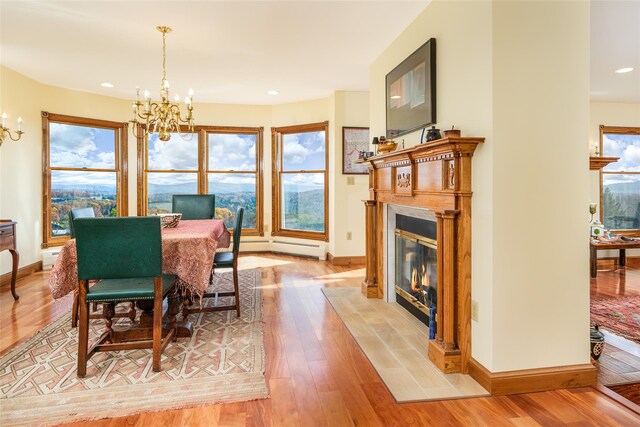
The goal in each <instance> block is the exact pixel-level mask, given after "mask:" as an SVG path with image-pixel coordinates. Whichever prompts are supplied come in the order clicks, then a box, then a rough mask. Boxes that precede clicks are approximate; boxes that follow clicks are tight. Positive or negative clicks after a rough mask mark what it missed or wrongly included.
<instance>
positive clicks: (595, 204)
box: [589, 203, 598, 223]
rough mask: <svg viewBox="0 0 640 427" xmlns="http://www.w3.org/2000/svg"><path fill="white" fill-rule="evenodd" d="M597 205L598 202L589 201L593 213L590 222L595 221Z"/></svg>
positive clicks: (590, 210) (590, 211)
mask: <svg viewBox="0 0 640 427" xmlns="http://www.w3.org/2000/svg"><path fill="white" fill-rule="evenodd" d="M597 206H598V204H597V203H589V213H590V214H591V220H590V221H589V223H592V222H593V215H594V214H595V213H596V207H597Z"/></svg>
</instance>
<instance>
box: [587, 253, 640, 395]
mask: <svg viewBox="0 0 640 427" xmlns="http://www.w3.org/2000/svg"><path fill="white" fill-rule="evenodd" d="M629 261H631V262H629ZM590 289H591V298H625V297H630V296H638V295H640V262H637V259H633V258H632V259H629V260H627V266H626V267H623V268H620V266H618V265H617V261H616V260H607V261H605V262H600V263H599V270H598V277H597V278H595V279H594V278H592V279H591V282H590ZM620 347H623V348H622V349H621V348H618V347H616V346H615V345H612V344H610V343H607V344H606V345H605V348H604V351H603V353H602V356H600V359H599V360H598V363H597V364H596V367H597V368H598V382H600V383H601V384H603V385H606V386H607V387H609V388H610V389H611V390H613V391H614V392H616V393H618V394H620V395H621V396H623V397H625V398H626V399H628V400H630V401H631V402H634V403H636V404H639V405H640V391H639V390H640V350H639V348H638V347H637V346H636V347H635V348H634V349H633V350H634V351H633V352H631V351H629V349H627V348H626V346H623V345H621V346H620ZM634 353H635V354H634Z"/></svg>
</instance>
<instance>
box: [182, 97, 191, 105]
mask: <svg viewBox="0 0 640 427" xmlns="http://www.w3.org/2000/svg"><path fill="white" fill-rule="evenodd" d="M184 103H185V104H187V105H191V98H189V97H188V96H187V97H186V98H185V99H184Z"/></svg>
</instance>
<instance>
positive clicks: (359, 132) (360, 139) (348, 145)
mask: <svg viewBox="0 0 640 427" xmlns="http://www.w3.org/2000/svg"><path fill="white" fill-rule="evenodd" d="M361 151H369V128H361V127H346V126H345V127H343V128H342V173H343V174H344V175H366V174H368V173H369V168H368V167H367V165H366V164H357V163H354V162H355V161H356V160H358V158H359V156H360V152H361Z"/></svg>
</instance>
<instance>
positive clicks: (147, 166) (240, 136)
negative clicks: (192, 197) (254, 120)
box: [138, 126, 263, 235]
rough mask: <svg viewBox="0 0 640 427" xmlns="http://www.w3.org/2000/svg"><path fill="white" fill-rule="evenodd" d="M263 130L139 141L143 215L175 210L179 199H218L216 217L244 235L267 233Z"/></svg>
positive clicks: (201, 131) (213, 129) (208, 129)
mask: <svg viewBox="0 0 640 427" xmlns="http://www.w3.org/2000/svg"><path fill="white" fill-rule="evenodd" d="M262 132H263V129H262V128H253V127H217V126H198V127H196V132H195V133H193V134H178V133H172V134H171V139H170V140H169V141H167V142H162V141H160V140H159V139H158V135H157V134H151V135H149V137H148V140H147V141H145V140H144V138H138V162H139V163H140V166H139V168H138V174H139V176H138V179H139V182H140V183H141V185H140V186H139V191H138V215H147V214H154V213H164V212H170V211H171V199H172V196H173V195H174V194H215V195H216V218H218V219H222V220H224V221H225V224H226V225H227V227H228V228H233V227H234V226H235V216H236V211H237V209H238V208H239V207H244V209H245V212H244V219H243V222H242V225H243V228H242V233H243V235H263V230H262Z"/></svg>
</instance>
